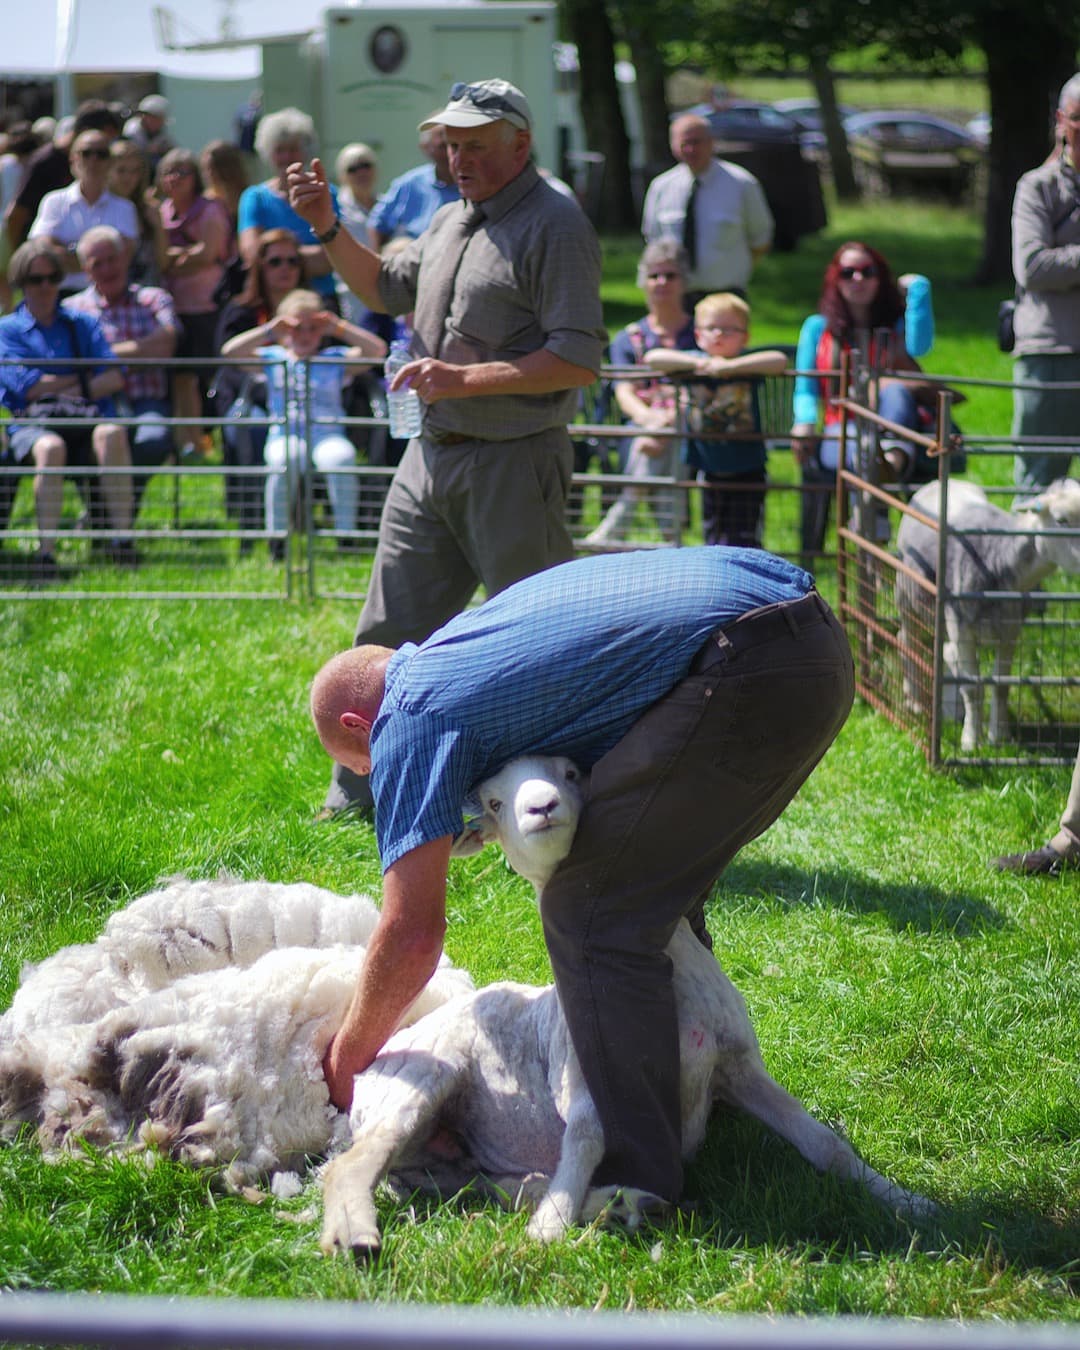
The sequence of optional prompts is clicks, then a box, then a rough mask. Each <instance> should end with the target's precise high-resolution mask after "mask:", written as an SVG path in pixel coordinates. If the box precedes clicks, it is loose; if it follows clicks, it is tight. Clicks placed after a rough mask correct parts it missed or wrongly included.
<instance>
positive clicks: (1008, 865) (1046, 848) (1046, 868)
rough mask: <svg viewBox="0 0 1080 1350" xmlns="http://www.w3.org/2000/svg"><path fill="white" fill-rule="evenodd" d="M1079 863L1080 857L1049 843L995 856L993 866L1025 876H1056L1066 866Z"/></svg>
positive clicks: (1074, 865) (1000, 870) (1001, 870)
mask: <svg viewBox="0 0 1080 1350" xmlns="http://www.w3.org/2000/svg"><path fill="white" fill-rule="evenodd" d="M1078 865H1080V859H1078V858H1076V857H1073V856H1072V855H1071V854H1064V853H1059V852H1058V851H1057V849H1056V848H1053V847H1051V845H1050V844H1043V846H1042V848H1036V849H1032V850H1031V851H1030V852H1028V853H1006V854H1003V855H1002V856H1001V857H1000V858H995V859H994V861H993V866H994V867H996V868H997V870H998V871H999V872H1021V873H1023V874H1024V875H1025V876H1044V877H1056V876H1060V875H1061V873H1062V872H1063V871H1064V870H1065V868H1067V867H1076V866H1078Z"/></svg>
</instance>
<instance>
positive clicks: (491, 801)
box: [488, 797, 502, 816]
mask: <svg viewBox="0 0 1080 1350" xmlns="http://www.w3.org/2000/svg"><path fill="white" fill-rule="evenodd" d="M488 810H489V811H490V812H491V814H492V815H493V816H497V815H498V814H499V812H500V811H501V810H502V802H501V801H499V799H498V797H489V798H488Z"/></svg>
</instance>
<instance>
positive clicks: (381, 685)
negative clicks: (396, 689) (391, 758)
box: [311, 644, 394, 773]
mask: <svg viewBox="0 0 1080 1350" xmlns="http://www.w3.org/2000/svg"><path fill="white" fill-rule="evenodd" d="M393 654H394V653H393V649H392V648H390V647H377V646H375V645H373V644H369V645H366V646H362V647H350V648H349V650H348V651H344V652H339V653H338V654H337V656H332V657H331V658H330V660H329V661H327V663H326V664H325V665H324V666H323V667H322V669H321V670H320V671H319V672H318V674H317V675H316V676H315V678H314V680H313V681H312V682H311V718H312V721H313V722H314V723H315V730H316V731H317V732H318V733H319V740H320V741H321V742H322V744H323V748H324V749H325V750H326V753H327V754H328V755H330V757H331V758H332V759H335V760H337V762H338V763H339V764H344V765H345V766H346V767H347V768H350V769H353V770H354V771H355V772H356V773H367V772H369V770H370V758H369V751H368V734H369V732H370V731H371V726H372V723H373V722H374V721H375V718H376V717H377V716H378V715H379V708H380V706H381V704H382V699H383V693H384V691H385V688H386V666H387V662H388V661H389V660H390V658H391V656H393ZM358 759H362V760H363V761H364V766H363V767H362V768H357V767H356V763H357V761H358Z"/></svg>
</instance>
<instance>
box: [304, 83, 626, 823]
mask: <svg viewBox="0 0 1080 1350" xmlns="http://www.w3.org/2000/svg"><path fill="white" fill-rule="evenodd" d="M532 122H533V119H532V114H531V112H530V110H529V104H528V101H527V100H526V98H525V95H524V94H523V93H522V92H521V90H520V89H518V88H516V87H515V86H514V85H512V84H510V83H508V82H507V81H506V80H501V79H490V80H479V81H475V82H473V83H470V84H466V83H458V84H455V85H454V86H453V88H452V89H451V90H450V98H449V100H448V102H447V104H446V106H445V107H444V108H442V109H440V110H439V111H438V112H435V113H433V114H432V115H431V116H430V117H429V118H427V119H426V120H425V121H424V122H423V123H421V130H423V129H425V128H428V127H433V126H441V127H444V128H445V130H446V138H447V144H448V147H449V156H450V168H451V171H452V173H453V175H454V178H455V180H456V182H457V185H458V189H459V191H460V193H461V198H462V200H460V201H457V202H453V203H450V204H448V205H446V206H443V207H441V208H440V209H439V211H437V212H436V214H435V216H434V217H433V219H432V221H431V224H430V225H429V226H428V228H427V230H425V231H424V233H423V234H422V235H420V237H419V238H418V239H414V240H412V241H411V242H410V244H409V245H408V247H407V248H406V249H405V250H404V251H403V252H401V253H398V254H397V255H395V256H393V257H391V258H387V259H382V258H380V257H379V255H378V254H376V253H374V252H373V251H372V250H371V249H369V248H367V247H365V246H364V244H362V243H361V242H360V241H358V240H356V239H354V238H353V237H352V236H351V235H350V234H349V232H348V231H347V230H346V229H344V228H343V226H342V224H341V221H340V220H338V219H337V218H336V217H335V215H334V208H333V204H332V202H331V199H330V192H329V186H328V183H327V178H326V172H325V170H324V168H323V166H322V164H321V163H320V162H319V161H318V160H317V159H316V160H313V161H312V164H311V166H310V168H305V167H304V166H303V165H300V164H296V165H293V166H292V167H291V168H290V170H289V175H288V181H289V190H290V201H291V202H292V205H293V207H294V209H295V210H296V211H297V212H298V213H299V214H300V215H301V216H303V218H304V219H305V220H307V221H308V223H309V224H310V225H311V226H312V228H313V229H314V231H315V233H316V235H317V236H318V237H319V239H320V242H321V243H322V244H323V246H324V247H325V249H326V251H327V253H328V255H329V257H330V260H331V262H332V263H333V267H334V270H335V271H336V272H337V273H338V275H339V276H341V277H343V278H344V279H345V281H346V282H347V283H348V285H349V287H350V288H351V289H352V290H353V291H354V292H355V293H356V295H358V296H359V297H360V299H361V300H362V301H363V302H364V303H365V304H366V305H368V306H369V307H370V308H371V309H374V310H376V311H380V312H386V313H390V314H407V313H409V312H413V313H414V319H413V338H412V355H413V358H414V359H413V360H412V361H411V362H410V363H409V364H408V365H407V366H406V367H405V368H404V369H403V370H401V371H400V372H399V373H398V374H397V375H396V376H395V377H394V380H393V383H392V388H394V389H399V388H401V387H402V386H403V385H405V384H408V385H410V386H411V388H413V389H415V390H416V392H417V393H418V394H419V395H420V398H421V400H422V403H423V408H424V416H423V428H422V430H421V432H420V434H419V435H418V436H416V437H414V438H413V439H412V440H411V441H410V442H409V445H408V448H407V450H406V452H405V455H404V458H403V459H402V461H401V464H400V466H399V468H398V472H397V474H396V476H395V478H394V480H393V483H392V485H391V487H390V491H389V493H388V496H387V499H386V504H385V506H384V508H383V514H382V522H381V525H380V528H379V541H378V547H377V549H376V552H375V561H374V565H373V569H372V574H371V582H370V586H369V589H368V595H367V600H366V601H365V604H364V608H363V610H362V611H361V614H360V620H359V623H358V625H357V629H356V635H355V638H354V642H355V644H356V645H358V646H360V645H368V644H372V643H374V644H378V645H380V646H385V647H399V646H401V644H402V643H404V642H422V641H423V640H424V639H425V638H426V637H428V636H429V635H430V634H431V633H433V632H434V631H435V630H436V629H437V628H440V627H441V626H442V625H443V624H444V623H446V621H447V620H448V619H450V618H452V617H453V615H455V614H456V613H458V612H459V611H460V610H462V609H464V608H465V606H466V605H467V604H468V602H469V600H470V599H471V598H472V596H473V593H474V592H475V590H476V588H477V586H478V585H482V586H483V587H484V588H485V590H486V592H487V594H488V595H489V596H490V595H494V594H495V593H496V592H498V591H501V590H503V589H504V588H505V587H506V586H509V585H511V584H512V583H513V582H515V581H518V580H520V579H521V578H522V577H525V576H529V575H531V574H532V573H534V572H539V571H541V570H543V569H544V568H546V567H550V566H551V565H552V564H553V563H558V562H564V561H566V560H568V559H569V558H571V557H572V556H573V545H572V542H571V539H570V536H569V533H568V532H567V529H566V523H565V508H566V496H567V491H568V489H569V486H570V477H571V472H572V466H573V450H572V447H571V442H570V437H569V434H568V432H567V429H566V428H567V423H569V422H571V421H572V420H573V417H574V413H575V410H576V406H577V394H576V391H577V390H578V389H579V388H581V387H582V386H584V385H587V384H591V383H592V381H593V380H594V379H595V378H596V375H597V372H598V370H599V368H600V362H601V359H602V354H603V348H604V343H605V341H606V333H605V330H604V327H603V314H602V310H601V306H600V248H599V244H598V242H597V239H596V235H595V232H594V231H593V228H592V226H591V225H590V224H589V222H588V220H587V219H586V217H585V215H584V213H583V212H582V211H581V209H580V207H579V206H578V204H577V203H576V202H574V201H570V200H568V199H567V198H566V197H565V196H563V195H561V194H560V193H559V192H557V191H556V190H555V189H554V188H552V187H550V186H549V185H548V184H547V183H546V182H545V181H544V179H543V178H542V177H541V175H540V174H539V173H538V172H537V169H536V167H535V166H534V165H533V163H532V162H531V157H530V153H531V149H532ZM371 800H372V799H371V790H370V787H369V785H368V784H367V782H366V781H365V780H364V779H363V778H361V777H359V776H357V775H356V774H353V773H352V772H351V771H350V770H349V769H346V768H343V767H340V766H338V767H337V768H335V773H334V778H333V781H332V782H331V786H330V791H329V793H328V795H327V800H326V808H327V810H328V811H333V810H340V809H343V808H346V807H349V806H359V807H370V805H371Z"/></svg>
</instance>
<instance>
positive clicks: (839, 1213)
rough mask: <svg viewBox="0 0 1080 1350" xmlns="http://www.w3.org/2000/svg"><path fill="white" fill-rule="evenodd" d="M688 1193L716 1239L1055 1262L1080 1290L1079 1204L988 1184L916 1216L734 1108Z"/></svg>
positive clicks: (721, 1122) (1053, 1267)
mask: <svg viewBox="0 0 1080 1350" xmlns="http://www.w3.org/2000/svg"><path fill="white" fill-rule="evenodd" d="M870 1145H872V1141H868V1144H867V1149H869V1151H870V1152H871V1153H872V1149H870ZM866 1152H867V1150H866V1149H864V1150H863V1156H866ZM867 1161H868V1162H870V1163H871V1164H873V1163H874V1161H875V1160H874V1159H873V1157H872V1156H870V1157H867ZM895 1179H896V1180H898V1181H899V1182H900V1183H901V1184H903V1182H904V1180H905V1178H903V1177H899V1178H895ZM686 1194H687V1196H688V1197H689V1203H688V1205H687V1209H688V1210H689V1214H688V1217H687V1219H686V1220H685V1222H686V1223H688V1224H689V1225H691V1227H692V1230H693V1231H694V1232H695V1233H696V1234H697V1235H699V1236H704V1238H705V1240H707V1241H709V1242H711V1243H713V1244H714V1245H716V1246H718V1247H732V1246H744V1247H765V1248H770V1249H772V1248H783V1247H789V1246H795V1245H797V1246H798V1247H799V1248H800V1249H801V1250H802V1252H803V1254H804V1255H805V1256H807V1257H809V1258H810V1259H817V1260H822V1261H825V1260H828V1261H837V1262H839V1261H844V1260H847V1259H850V1258H851V1257H853V1256H856V1255H861V1254H863V1253H865V1252H867V1251H872V1252H874V1253H876V1254H878V1255H890V1254H891V1255H906V1254H907V1253H909V1252H911V1251H916V1250H917V1251H920V1252H922V1253H923V1254H924V1256H926V1257H927V1258H933V1257H935V1256H944V1257H946V1258H948V1257H952V1256H960V1257H962V1258H964V1259H966V1260H969V1261H972V1262H984V1263H986V1264H988V1265H991V1266H993V1267H995V1268H997V1267H1000V1266H1003V1265H1009V1266H1012V1267H1015V1268H1016V1269H1019V1270H1049V1271H1054V1272H1057V1273H1058V1274H1059V1275H1060V1277H1061V1278H1062V1279H1064V1280H1065V1281H1067V1283H1068V1285H1069V1288H1070V1290H1071V1292H1072V1293H1077V1292H1080V1263H1078V1262H1077V1257H1076V1253H1077V1251H1080V1213H1071V1214H1064V1215H1063V1214H1062V1213H1061V1212H1060V1208H1059V1207H1058V1208H1056V1209H1055V1212H1048V1213H1044V1212H1040V1211H1039V1209H1037V1208H1036V1207H1035V1206H1034V1205H1033V1204H1032V1203H1031V1199H1030V1196H1025V1197H1020V1196H1017V1195H1014V1194H1006V1193H1001V1194H995V1193H992V1192H985V1193H980V1194H973V1195H970V1196H967V1197H964V1198H963V1199H962V1200H959V1201H957V1202H955V1203H942V1202H940V1201H938V1203H939V1206H940V1208H939V1212H938V1213H937V1214H936V1215H935V1216H934V1217H933V1218H931V1219H927V1220H922V1221H920V1222H918V1223H912V1222H908V1221H906V1220H903V1219H900V1218H898V1217H897V1216H896V1215H894V1214H892V1213H890V1212H888V1211H887V1210H885V1209H884V1208H882V1207H881V1206H880V1205H878V1204H877V1203H876V1202H875V1201H874V1200H873V1199H872V1197H871V1196H870V1195H869V1194H868V1193H867V1192H866V1191H865V1190H863V1189H862V1188H861V1187H860V1186H859V1184H858V1183H857V1182H849V1181H842V1180H840V1179H838V1178H836V1177H832V1176H822V1175H820V1174H819V1173H817V1172H815V1171H814V1169H813V1168H812V1167H811V1166H810V1164H809V1163H808V1162H806V1161H805V1160H804V1159H803V1158H802V1157H800V1155H799V1154H798V1152H797V1151H796V1150H795V1149H794V1148H793V1147H792V1146H791V1145H790V1144H788V1143H786V1142H785V1141H783V1140H781V1139H779V1138H778V1137H777V1136H776V1135H774V1134H773V1133H772V1132H771V1131H770V1130H768V1129H767V1128H766V1127H765V1126H764V1125H761V1124H760V1123H759V1122H758V1121H755V1120H751V1119H749V1118H748V1117H745V1116H738V1115H733V1114H730V1113H728V1112H726V1111H717V1112H714V1113H713V1116H712V1118H711V1120H710V1122H709V1130H708V1134H707V1135H706V1139H705V1143H704V1145H703V1147H702V1149H701V1152H700V1153H699V1154H698V1157H697V1159H696V1160H695V1161H694V1163H692V1164H690V1165H689V1166H688V1168H687V1174H686ZM930 1198H931V1199H936V1197H934V1196H931V1197H930Z"/></svg>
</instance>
